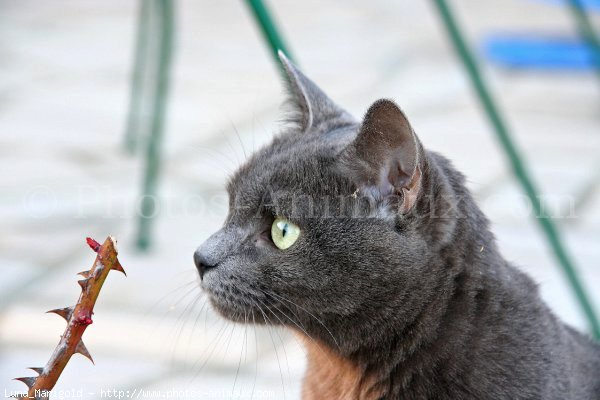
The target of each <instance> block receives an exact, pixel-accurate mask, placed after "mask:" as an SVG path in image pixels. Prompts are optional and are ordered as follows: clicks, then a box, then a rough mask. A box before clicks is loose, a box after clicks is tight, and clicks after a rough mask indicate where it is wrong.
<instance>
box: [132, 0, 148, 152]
mask: <svg viewBox="0 0 600 400" xmlns="http://www.w3.org/2000/svg"><path fill="white" fill-rule="evenodd" d="M152 1H153V0H140V2H139V7H140V9H139V16H138V21H137V24H138V30H137V34H136V45H135V55H134V61H133V76H132V78H131V91H130V94H129V112H128V114H127V127H126V130H125V149H126V150H127V151H128V152H129V153H131V154H133V153H134V152H135V150H136V147H137V143H138V139H139V135H140V124H141V123H142V122H144V121H142V118H143V115H144V113H143V107H144V101H143V99H144V95H143V88H144V76H145V73H146V67H147V63H146V61H147V59H148V34H149V31H150V25H151V21H150V19H151V13H152V10H151V8H152Z"/></svg>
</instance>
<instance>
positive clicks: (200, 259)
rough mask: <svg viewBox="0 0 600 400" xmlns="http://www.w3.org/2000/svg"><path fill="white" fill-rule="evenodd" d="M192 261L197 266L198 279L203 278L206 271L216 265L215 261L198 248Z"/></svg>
mask: <svg viewBox="0 0 600 400" xmlns="http://www.w3.org/2000/svg"><path fill="white" fill-rule="evenodd" d="M194 263H195V264H196V268H198V273H199V274H200V279H203V278H204V274H205V273H206V271H208V270H209V269H211V268H214V267H216V266H217V263H216V262H214V261H212V260H210V258H209V257H207V256H206V254H204V253H203V252H202V251H201V250H200V249H198V250H196V252H195V253H194Z"/></svg>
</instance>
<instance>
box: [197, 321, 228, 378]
mask: <svg viewBox="0 0 600 400" xmlns="http://www.w3.org/2000/svg"><path fill="white" fill-rule="evenodd" d="M221 321H222V324H221V327H220V328H219V330H218V332H217V334H216V335H215V336H214V339H213V340H212V341H211V342H210V344H209V345H208V346H206V348H205V349H204V351H203V352H202V354H201V355H200V357H199V358H198V360H197V361H195V362H194V364H193V365H192V368H191V369H192V371H194V370H195V369H196V368H197V367H198V364H199V363H200V362H201V361H202V359H203V358H204V362H203V363H202V364H201V365H200V367H199V368H198V370H197V371H196V372H195V373H194V374H193V375H192V377H191V378H190V381H189V383H190V384H191V383H192V382H193V381H194V380H195V379H196V378H197V377H198V375H200V372H202V369H203V368H204V367H205V366H206V364H208V361H209V360H210V358H211V357H212V355H213V353H214V352H215V349H216V348H217V347H218V344H219V343H220V342H221V339H222V338H223V335H221V332H223V329H225V328H226V327H227V326H228V325H229V322H228V321H226V320H221ZM209 351H210V353H208V355H207V352H209ZM206 355H207V356H206ZM204 356H206V358H205V357H204Z"/></svg>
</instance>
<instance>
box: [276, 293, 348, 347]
mask: <svg viewBox="0 0 600 400" xmlns="http://www.w3.org/2000/svg"><path fill="white" fill-rule="evenodd" d="M270 294H271V295H273V296H274V297H275V298H277V299H279V300H282V301H287V302H288V303H290V304H292V305H293V306H294V307H298V308H299V309H301V310H303V311H305V312H306V313H307V314H308V315H309V316H311V317H312V318H314V319H315V320H316V321H317V322H318V323H319V324H321V326H323V328H325V330H326V331H327V332H328V333H329V335H330V336H331V338H332V339H333V342H334V343H335V345H336V346H337V348H338V349H340V345H339V344H338V342H337V340H336V338H335V336H333V333H331V331H330V330H329V328H327V326H325V324H324V323H323V321H321V320H320V319H319V318H317V317H316V316H315V315H314V314H313V313H311V312H310V311H308V310H307V309H306V308H304V307H302V306H300V305H299V304H296V303H295V302H293V301H291V300H289V299H286V298H285V297H283V296H281V295H278V294H277V293H270Z"/></svg>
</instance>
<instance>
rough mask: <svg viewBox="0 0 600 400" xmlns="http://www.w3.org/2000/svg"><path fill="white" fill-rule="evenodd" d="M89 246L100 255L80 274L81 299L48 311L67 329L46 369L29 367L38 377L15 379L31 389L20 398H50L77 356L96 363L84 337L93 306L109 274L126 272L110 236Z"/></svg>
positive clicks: (89, 239)
mask: <svg viewBox="0 0 600 400" xmlns="http://www.w3.org/2000/svg"><path fill="white" fill-rule="evenodd" d="M87 244H88V245H89V246H90V247H91V248H92V250H94V251H95V252H96V253H98V255H97V256H96V260H95V261H94V265H93V266H92V268H91V269H90V270H89V271H82V272H80V273H79V275H81V276H82V277H83V279H81V280H79V281H78V283H79V286H81V294H80V295H79V300H77V303H76V304H75V305H74V306H70V307H65V308H57V309H55V310H50V311H48V312H49V313H55V314H58V315H60V316H61V317H63V318H64V319H65V320H66V321H67V327H66V329H65V332H64V333H63V335H62V336H61V338H60V342H58V345H57V346H56V348H55V349H54V353H52V356H51V357H50V360H49V361H48V363H47V364H46V366H45V367H44V368H29V369H31V370H33V371H35V372H36V373H37V374H38V376H37V377H25V378H15V379H16V380H19V381H21V382H23V383H25V384H26V385H27V386H28V387H29V390H28V393H27V395H25V394H23V395H21V396H20V398H30V399H44V398H47V397H48V395H49V393H50V390H52V388H53V387H54V385H55V384H56V382H57V381H58V378H59V377H60V375H61V373H62V372H63V370H64V369H65V366H66V365H67V363H68V362H69V359H70V358H71V356H72V355H73V354H75V353H79V354H82V355H84V356H86V357H87V358H89V359H90V361H92V363H93V362H94V360H93V359H92V356H91V355H90V353H89V351H88V350H87V348H86V347H85V345H84V344H83V341H82V340H81V337H82V335H83V332H85V330H86V329H87V327H88V326H89V325H91V324H92V322H93V321H92V315H93V314H94V304H96V299H97V298H98V295H99V294H100V289H101V288H102V284H104V281H105V280H106V277H107V276H108V272H109V271H110V270H116V271H121V272H122V273H123V274H125V270H123V267H122V266H121V264H120V263H119V260H118V259H117V248H116V241H115V239H113V238H112V237H111V236H109V237H108V238H107V239H106V240H105V241H104V243H103V244H102V245H100V243H98V242H96V241H95V240H94V239H91V238H87Z"/></svg>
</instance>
